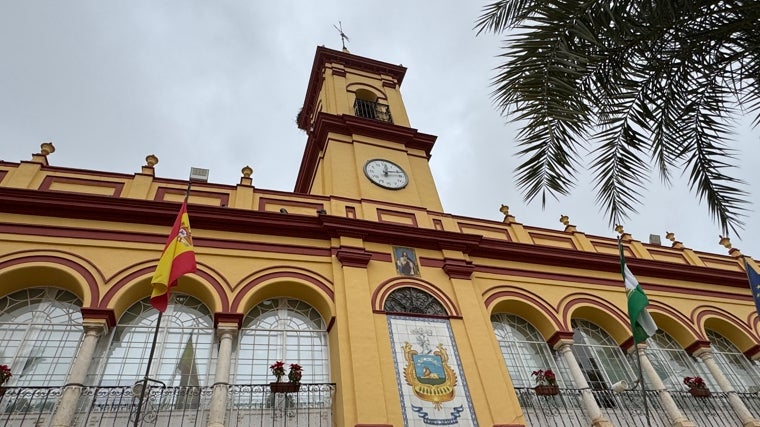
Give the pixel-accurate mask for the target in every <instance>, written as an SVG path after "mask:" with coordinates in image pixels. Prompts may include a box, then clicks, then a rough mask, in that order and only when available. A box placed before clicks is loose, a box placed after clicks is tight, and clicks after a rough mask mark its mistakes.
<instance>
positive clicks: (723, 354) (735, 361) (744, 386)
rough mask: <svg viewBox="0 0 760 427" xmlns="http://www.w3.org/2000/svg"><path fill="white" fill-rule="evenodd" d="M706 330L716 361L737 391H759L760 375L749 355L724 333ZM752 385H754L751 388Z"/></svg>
mask: <svg viewBox="0 0 760 427" xmlns="http://www.w3.org/2000/svg"><path fill="white" fill-rule="evenodd" d="M705 332H707V339H709V340H710V344H711V345H712V350H713V353H714V354H715V361H716V362H717V363H718V366H720V369H721V370H722V371H723V374H724V375H725V376H726V378H728V381H729V382H730V383H731V385H733V386H734V388H735V389H736V391H738V392H751V391H757V390H756V387H757V385H758V384H760V377H759V376H758V372H757V370H756V369H755V367H754V366H752V365H751V364H750V363H749V360H748V359H747V357H746V356H745V355H744V354H743V353H742V352H741V351H739V349H738V348H736V346H735V345H734V344H733V343H732V342H731V341H729V340H728V339H727V338H726V337H724V336H723V335H721V334H719V333H717V332H715V331H713V330H710V329H707V330H706V331H705ZM750 387H752V389H751V390H750Z"/></svg>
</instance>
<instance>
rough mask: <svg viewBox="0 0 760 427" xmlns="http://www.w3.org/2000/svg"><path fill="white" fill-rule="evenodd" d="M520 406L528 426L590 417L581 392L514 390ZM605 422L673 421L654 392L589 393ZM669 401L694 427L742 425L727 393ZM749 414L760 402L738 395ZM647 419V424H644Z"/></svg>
mask: <svg viewBox="0 0 760 427" xmlns="http://www.w3.org/2000/svg"><path fill="white" fill-rule="evenodd" d="M516 392H517V397H518V399H519V401H520V406H521V407H522V410H523V415H524V416H525V421H526V424H527V425H529V426H535V427H537V426H563V427H581V426H588V425H589V423H590V418H591V417H590V416H589V415H588V414H587V413H586V411H585V409H584V408H583V404H582V399H581V391H580V390H577V389H567V388H563V389H562V390H561V392H560V393H559V394H557V395H554V396H537V395H536V393H535V391H534V390H533V389H532V388H520V389H516ZM592 394H593V396H594V399H595V401H596V403H597V404H598V405H599V407H600V409H601V410H602V414H603V415H604V417H605V418H607V419H608V420H609V421H611V422H612V424H613V425H615V426H618V427H640V426H652V427H667V426H670V425H672V421H673V420H669V419H668V414H667V412H666V411H665V409H664V408H663V407H662V404H661V402H660V399H659V394H658V392H657V391H653V390H648V391H646V402H647V405H646V406H644V397H643V396H642V394H641V390H629V391H624V392H622V393H616V392H613V391H611V390H595V391H592ZM670 395H671V397H672V398H673V400H674V401H675V403H676V406H677V407H678V408H679V409H680V410H681V413H682V414H683V415H684V416H685V417H686V418H688V419H689V420H691V421H693V422H694V423H695V424H696V425H699V426H704V427H713V426H714V427H734V426H737V425H741V421H740V420H739V418H738V416H737V415H736V413H735V411H734V410H733V408H732V407H731V405H730V403H729V401H728V396H727V394H726V393H715V392H713V393H712V394H711V395H710V397H694V396H692V395H691V394H689V393H688V392H686V391H683V392H681V391H671V392H670ZM740 397H741V398H742V400H743V401H744V402H745V404H746V405H747V407H748V408H749V410H750V412H751V413H752V414H753V415H755V416H757V413H758V410H760V398H759V397H758V396H757V395H755V394H740ZM647 418H648V421H647Z"/></svg>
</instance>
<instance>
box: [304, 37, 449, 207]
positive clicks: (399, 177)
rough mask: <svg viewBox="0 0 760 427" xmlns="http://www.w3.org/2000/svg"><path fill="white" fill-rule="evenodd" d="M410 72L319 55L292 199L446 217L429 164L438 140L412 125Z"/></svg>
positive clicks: (321, 50)
mask: <svg viewBox="0 0 760 427" xmlns="http://www.w3.org/2000/svg"><path fill="white" fill-rule="evenodd" d="M405 73H406V68H404V67H403V66H400V65H392V64H388V63H385V62H380V61H376V60H374V59H369V58H364V57H361V56H357V55H353V54H351V53H349V52H348V51H347V50H344V51H342V52H340V51H336V50H332V49H328V48H325V47H318V48H317V52H316V55H315V57H314V64H313V66H312V69H311V77H310V78H309V86H308V89H307V91H306V97H305V99H304V103H303V107H302V109H301V112H300V113H299V114H298V127H299V128H301V129H302V130H304V131H306V133H307V134H308V140H307V142H306V148H305V150H304V155H303V159H302V160H301V168H300V170H299V172H298V178H297V180H296V185H295V192H297V193H307V194H314V195H325V196H341V197H348V198H352V199H369V200H382V201H384V202H390V203H398V204H403V205H412V206H420V207H424V208H426V209H429V210H432V211H437V212H441V211H443V207H442V205H441V200H440V198H439V197H438V191H437V189H436V187H435V182H434V180H433V175H432V173H431V171H430V166H429V164H428V161H429V160H430V151H431V150H432V148H433V144H434V143H435V139H436V137H435V136H433V135H428V134H424V133H420V132H418V131H417V130H416V129H414V128H412V127H411V126H410V124H409V117H408V116H407V114H406V109H405V108H404V102H403V100H402V98H401V91H400V87H401V83H402V81H403V80H404V75H405Z"/></svg>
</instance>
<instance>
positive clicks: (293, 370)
mask: <svg viewBox="0 0 760 427" xmlns="http://www.w3.org/2000/svg"><path fill="white" fill-rule="evenodd" d="M269 369H270V370H271V371H272V375H274V376H275V378H277V381H276V382H273V383H269V389H270V390H271V391H272V393H294V392H297V391H298V390H300V388H301V376H302V374H303V368H301V365H299V364H297V363H291V364H290V371H289V372H288V382H283V381H282V377H284V376H285V362H282V361H279V360H278V361H276V362H274V363H273V364H272V365H271V366H270V367H269Z"/></svg>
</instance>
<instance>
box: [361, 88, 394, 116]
mask: <svg viewBox="0 0 760 427" xmlns="http://www.w3.org/2000/svg"><path fill="white" fill-rule="evenodd" d="M355 95H356V99H355V100H354V114H355V115H356V116H357V117H364V118H367V119H375V120H380V121H383V122H392V120H391V112H390V110H389V108H388V106H387V105H385V104H381V103H379V102H378V101H377V95H375V93H374V92H372V91H370V90H367V89H357V90H356V93H355Z"/></svg>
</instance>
